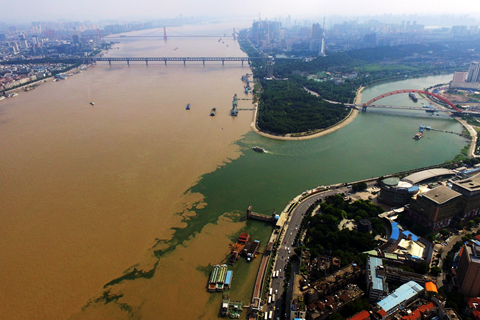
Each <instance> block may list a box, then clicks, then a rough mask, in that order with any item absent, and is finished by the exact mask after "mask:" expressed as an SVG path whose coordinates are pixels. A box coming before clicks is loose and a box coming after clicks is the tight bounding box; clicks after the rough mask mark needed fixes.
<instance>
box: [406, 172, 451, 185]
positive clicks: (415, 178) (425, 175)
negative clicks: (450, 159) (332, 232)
mask: <svg viewBox="0 0 480 320" xmlns="http://www.w3.org/2000/svg"><path fill="white" fill-rule="evenodd" d="M445 175H455V172H454V171H453V170H450V169H444V168H439V169H430V170H424V171H420V172H416V173H414V174H411V175H409V176H406V177H405V178H403V179H402V180H403V181H407V182H410V183H412V184H418V183H419V182H422V181H424V180H428V179H432V178H435V177H439V176H445Z"/></svg>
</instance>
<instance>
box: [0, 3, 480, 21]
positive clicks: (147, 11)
mask: <svg viewBox="0 0 480 320" xmlns="http://www.w3.org/2000/svg"><path fill="white" fill-rule="evenodd" d="M25 8H28V10H25ZM390 14H392V15H403V14H405V15H415V14H416V15H432V16H433V15H442V14H454V15H468V16H469V17H471V18H473V19H476V20H477V21H478V20H479V18H480V7H475V6H473V2H472V1H469V0H460V1H458V2H457V3H456V4H455V6H451V3H450V2H447V1H446V0H426V1H423V2H422V5H421V6H418V2H416V1H414V0H405V1H402V2H399V1H391V0H389V1H384V2H377V1H374V0H365V1H362V3H361V4H359V3H358V2H357V1H354V0H340V2H336V5H335V6H332V5H330V4H329V3H328V2H327V1H314V0H300V1H299V2H295V5H292V3H291V2H289V1H284V0H280V1H272V0H267V1H263V2H261V3H258V2H256V1H251V0H247V1H246V2H242V3H234V2H225V1H219V0H206V1H203V2H198V3H197V2H192V1H190V0H178V1H176V2H175V3H173V2H170V3H159V2H156V1H152V0H140V1H136V2H135V3H130V2H128V1H125V0H124V1H121V2H118V1H115V2H113V1H110V0H96V1H93V0H85V1H82V2H81V3H80V2H75V1H68V0H67V1H61V0H50V1H48V3H46V2H38V1H33V0H21V1H20V3H19V2H10V3H9V2H5V3H2V10H1V12H0V22H3V23H27V22H31V21H47V20H53V21H54V20H57V19H68V20H102V19H125V20H131V19H165V18H174V17H178V16H180V15H183V16H196V17H210V18H214V17H216V18H226V17H239V18H240V17H241V18H251V19H256V18H258V17H259V16H260V17H261V18H262V19H265V18H267V19H268V18H270V19H271V18H274V17H277V16H285V17H286V16H288V15H292V16H297V17H299V18H311V17H319V16H324V15H345V16H362V15H363V16H367V15H371V16H375V15H390Z"/></svg>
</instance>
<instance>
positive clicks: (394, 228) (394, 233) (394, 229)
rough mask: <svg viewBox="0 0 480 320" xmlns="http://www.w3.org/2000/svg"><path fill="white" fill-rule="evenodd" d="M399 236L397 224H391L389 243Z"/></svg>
mask: <svg viewBox="0 0 480 320" xmlns="http://www.w3.org/2000/svg"><path fill="white" fill-rule="evenodd" d="M399 236H400V229H398V223H396V222H392V235H391V236H390V241H391V242H395V241H397V240H398V237H399Z"/></svg>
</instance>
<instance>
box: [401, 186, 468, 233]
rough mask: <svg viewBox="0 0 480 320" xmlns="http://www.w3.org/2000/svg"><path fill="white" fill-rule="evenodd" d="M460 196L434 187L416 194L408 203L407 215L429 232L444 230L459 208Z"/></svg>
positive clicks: (445, 188)
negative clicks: (408, 210)
mask: <svg viewBox="0 0 480 320" xmlns="http://www.w3.org/2000/svg"><path fill="white" fill-rule="evenodd" d="M461 198H462V195H461V194H460V193H459V192H456V191H454V190H452V189H450V188H447V187H445V186H440V187H436V188H435V189H432V190H430V191H428V192H425V193H421V194H418V195H417V196H416V198H415V197H414V198H412V200H411V201H410V212H409V215H410V217H411V218H412V219H414V221H415V222H416V223H418V224H420V225H422V226H424V227H426V228H428V229H429V230H432V231H435V230H439V229H442V228H445V227H446V226H448V225H449V224H450V222H451V221H452V218H453V217H454V216H455V214H457V213H458V212H459V211H460V210H461V208H460V206H459V203H460V201H461Z"/></svg>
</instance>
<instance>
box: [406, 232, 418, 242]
mask: <svg viewBox="0 0 480 320" xmlns="http://www.w3.org/2000/svg"><path fill="white" fill-rule="evenodd" d="M402 233H403V234H404V235H405V237H407V238H408V236H409V235H412V240H413V241H417V240H418V237H417V236H416V235H414V234H413V233H411V232H410V231H408V230H407V231H403V232H402Z"/></svg>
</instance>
